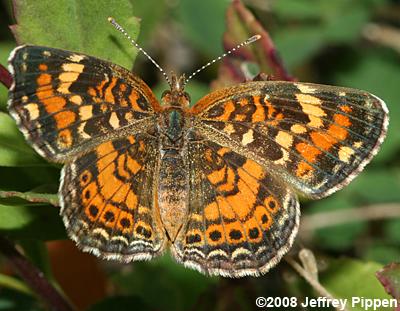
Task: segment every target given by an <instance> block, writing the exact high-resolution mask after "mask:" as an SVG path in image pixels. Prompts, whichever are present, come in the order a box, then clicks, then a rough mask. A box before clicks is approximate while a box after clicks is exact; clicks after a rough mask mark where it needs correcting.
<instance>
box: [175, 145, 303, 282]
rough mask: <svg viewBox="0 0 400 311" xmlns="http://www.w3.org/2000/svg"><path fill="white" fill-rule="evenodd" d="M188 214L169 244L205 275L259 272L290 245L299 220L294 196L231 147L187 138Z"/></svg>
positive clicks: (270, 264)
mask: <svg viewBox="0 0 400 311" xmlns="http://www.w3.org/2000/svg"><path fill="white" fill-rule="evenodd" d="M187 155H188V159H190V164H189V168H190V169H189V172H190V178H189V180H190V184H189V187H188V189H189V196H188V202H189V203H188V204H189V205H188V208H189V213H188V215H189V218H188V219H187V222H186V223H185V224H184V225H183V227H182V229H181V231H180V234H179V235H178V237H177V239H176V240H175V241H174V243H173V245H172V252H173V255H174V256H175V258H176V259H177V260H178V261H179V262H182V263H183V264H184V265H185V266H188V267H191V268H194V269H196V270H199V271H201V272H203V273H206V274H210V275H223V276H229V277H241V276H245V275H254V276H257V275H260V274H262V273H265V272H267V271H268V270H269V269H270V268H271V267H273V266H275V265H276V264H277V263H278V262H279V260H280V259H281V257H282V256H283V255H284V254H285V253H286V252H287V251H288V250H289V249H290V247H291V245H292V243H293V240H294V237H295V236H296V234H297V229H298V224H299V217H300V211H299V204H298V200H297V198H296V195H295V194H294V193H293V192H292V191H291V190H290V189H289V188H287V187H285V185H284V184H283V183H282V181H281V180H277V179H276V178H274V177H273V176H272V175H271V174H270V173H268V172H267V171H266V170H265V169H264V168H263V167H262V166H261V165H259V164H257V163H256V162H254V161H252V160H250V159H246V157H244V156H242V155H240V154H238V153H236V152H234V151H232V149H230V148H226V147H221V146H220V145H218V144H216V143H214V142H211V141H208V140H207V139H198V140H197V141H192V142H190V143H188V153H187Z"/></svg>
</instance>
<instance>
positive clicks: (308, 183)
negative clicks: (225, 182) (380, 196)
mask: <svg viewBox="0 0 400 311" xmlns="http://www.w3.org/2000/svg"><path fill="white" fill-rule="evenodd" d="M189 113H190V114H192V115H193V118H194V119H195V121H194V123H195V125H194V126H195V127H196V128H197V129H198V130H199V131H200V132H201V133H202V134H203V135H205V136H207V137H213V140H214V141H216V142H218V143H220V144H222V145H225V146H229V147H230V148H233V149H234V150H235V151H236V152H239V153H240V154H243V155H245V156H246V157H248V158H251V159H253V160H254V161H256V162H257V163H259V164H261V165H263V166H264V167H267V168H268V171H269V172H271V173H273V174H276V175H278V176H280V178H282V179H283V180H285V181H286V182H288V184H290V185H291V186H292V187H294V188H295V189H296V190H297V191H299V192H301V193H302V194H303V195H306V196H310V197H315V198H317V197H324V196H327V195H329V194H331V193H332V192H334V191H336V190H338V189H340V188H342V187H343V186H344V185H346V184H347V183H348V182H350V181H351V180H352V179H353V178H354V177H355V176H356V175H357V174H358V173H359V172H360V171H361V170H362V168H363V167H364V166H365V165H366V164H367V163H368V162H369V161H370V159H371V158H372V156H373V155H374V154H375V153H376V152H377V150H378V149H379V146H380V144H381V143H382V141H383V139H384V137H385V134H386V129H387V124H388V117H387V108H386V106H385V104H384V102H383V101H382V100H380V99H379V98H377V97H375V96H374V95H372V94H369V93H367V92H363V91H358V90H354V89H347V88H340V87H332V86H325V85H317V84H306V83H292V82H282V81H281V82H278V81H262V82H248V83H245V84H240V85H237V86H234V87H231V88H226V89H222V90H218V91H215V92H213V93H211V94H209V95H207V96H205V97H204V98H203V99H201V100H200V101H199V102H198V103H197V104H195V105H194V106H193V107H192V108H191V109H190V110H189Z"/></svg>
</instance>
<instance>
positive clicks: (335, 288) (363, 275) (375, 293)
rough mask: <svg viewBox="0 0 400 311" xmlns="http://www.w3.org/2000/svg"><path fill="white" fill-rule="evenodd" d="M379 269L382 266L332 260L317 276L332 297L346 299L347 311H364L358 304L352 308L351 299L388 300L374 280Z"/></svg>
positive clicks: (382, 309) (370, 263)
mask: <svg viewBox="0 0 400 311" xmlns="http://www.w3.org/2000/svg"><path fill="white" fill-rule="evenodd" d="M381 268H382V266H381V265H380V264H377V263H375V262H363V261H360V260H353V259H347V258H343V259H337V260H332V261H329V262H328V268H327V269H326V270H325V271H323V272H321V273H320V274H319V278H320V283H321V284H322V285H323V286H324V287H325V288H326V289H327V290H328V291H329V292H330V293H331V294H332V295H333V297H335V298H344V299H348V303H347V304H346V307H347V308H348V310H357V311H365V308H363V307H362V306H361V304H360V303H356V304H355V305H354V306H352V299H353V297H356V298H357V297H359V298H362V297H363V298H364V299H374V298H375V299H390V296H389V295H388V294H386V293H385V291H384V289H383V287H382V286H381V284H380V283H379V282H378V280H377V279H376V278H375V272H376V271H377V270H378V269H381ZM353 301H354V300H353ZM371 310H372V309H371ZM377 310H381V311H384V310H388V311H389V310H393V308H385V307H380V308H378V309H377Z"/></svg>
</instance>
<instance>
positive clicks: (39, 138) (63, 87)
mask: <svg viewBox="0 0 400 311" xmlns="http://www.w3.org/2000/svg"><path fill="white" fill-rule="evenodd" d="M9 63H10V66H9V68H10V71H11V72H12V73H13V77H14V83H13V85H12V87H11V89H10V93H9V111H10V113H11V115H12V116H13V117H14V118H15V119H16V121H17V124H18V126H19V128H20V129H21V131H22V132H23V133H24V135H25V137H26V138H27V140H28V141H29V142H30V143H31V145H32V146H33V147H34V148H35V149H36V151H37V152H38V153H39V154H41V155H42V156H44V157H45V158H47V159H49V160H52V161H58V162H64V161H65V159H67V158H68V157H70V156H73V155H74V154H77V153H79V152H81V151H82V150H86V149H88V148H90V147H91V146H94V145H96V144H98V143H99V142H100V141H103V140H105V139H112V138H115V137H120V136H125V135H126V131H127V130H128V129H129V132H130V133H135V132H140V131H143V130H144V129H146V128H147V127H148V126H149V124H151V123H152V122H154V118H155V117H154V113H155V111H156V110H158V109H159V104H158V102H157V100H156V99H155V97H154V95H153V93H152V91H151V90H150V89H149V87H148V86H147V85H146V84H145V83H144V82H143V81H142V80H141V79H140V78H138V77H137V76H135V75H134V74H132V73H131V72H129V71H128V70H126V69H124V68H122V67H119V66H118V65H115V64H112V63H109V62H107V61H103V60H100V59H97V58H94V57H91V56H88V55H84V54H79V53H74V52H69V51H65V50H59V49H53V48H48V47H40V46H20V47H17V48H16V49H15V50H14V51H13V52H12V53H11V56H10V59H9Z"/></svg>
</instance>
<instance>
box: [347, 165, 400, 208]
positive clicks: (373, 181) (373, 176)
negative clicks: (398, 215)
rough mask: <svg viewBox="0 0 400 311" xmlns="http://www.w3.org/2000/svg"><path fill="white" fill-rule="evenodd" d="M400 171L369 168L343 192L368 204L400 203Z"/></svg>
mask: <svg viewBox="0 0 400 311" xmlns="http://www.w3.org/2000/svg"><path fill="white" fill-rule="evenodd" d="M399 189H400V170H398V169H391V170H386V169H384V170H382V169H381V170H380V169H372V168H369V167H367V168H366V170H365V171H364V172H362V173H361V174H360V176H358V177H357V178H356V179H355V180H354V181H353V182H352V183H351V184H350V185H349V186H348V187H346V189H343V190H342V191H341V192H342V193H343V195H346V196H347V197H352V198H353V199H354V200H356V199H357V200H358V201H360V202H367V203H382V202H400V191H399Z"/></svg>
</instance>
